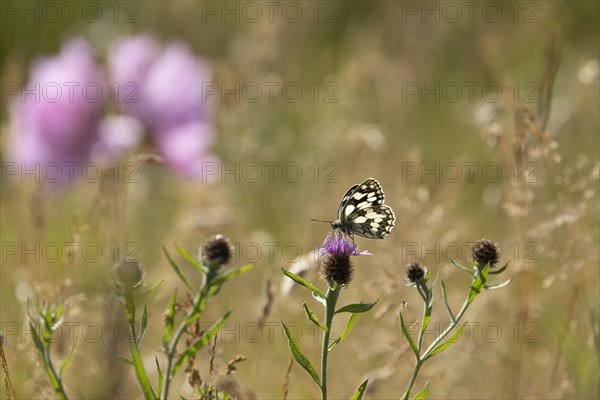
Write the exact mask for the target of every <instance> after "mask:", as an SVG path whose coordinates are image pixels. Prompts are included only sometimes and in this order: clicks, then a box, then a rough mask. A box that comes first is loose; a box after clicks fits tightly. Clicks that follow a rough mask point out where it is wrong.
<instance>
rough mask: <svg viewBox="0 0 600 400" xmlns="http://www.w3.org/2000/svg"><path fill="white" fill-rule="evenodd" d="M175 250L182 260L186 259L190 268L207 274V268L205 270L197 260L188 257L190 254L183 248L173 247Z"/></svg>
mask: <svg viewBox="0 0 600 400" xmlns="http://www.w3.org/2000/svg"><path fill="white" fill-rule="evenodd" d="M175 249H176V250H177V252H178V253H179V254H180V255H181V256H182V257H183V258H185V259H186V261H187V262H189V263H190V264H191V265H192V267H194V268H196V269H197V270H199V271H201V272H203V273H207V272H208V268H206V267H205V266H204V265H202V264H200V263H199V262H198V260H196V259H195V258H194V257H192V256H191V255H190V253H188V252H187V251H186V250H185V249H184V248H182V247H179V246H177V245H175Z"/></svg>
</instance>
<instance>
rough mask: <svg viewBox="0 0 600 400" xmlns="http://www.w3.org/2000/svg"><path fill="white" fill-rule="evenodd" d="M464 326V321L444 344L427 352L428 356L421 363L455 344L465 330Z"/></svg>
mask: <svg viewBox="0 0 600 400" xmlns="http://www.w3.org/2000/svg"><path fill="white" fill-rule="evenodd" d="M466 325H467V322H466V321H465V323H464V324H462V326H461V327H460V328H459V329H458V330H457V331H456V332H455V333H454V335H452V336H451V337H450V338H449V339H448V340H446V341H445V342H444V343H442V344H440V345H439V346H437V347H436V348H435V349H433V350H431V352H429V354H427V356H426V357H425V358H424V360H423V361H425V360H428V359H430V358H431V357H433V356H435V355H436V354H439V353H441V352H442V351H444V350H446V349H447V348H448V346H450V345H451V344H452V343H455V342H456V341H457V340H458V339H459V338H460V336H461V335H462V332H463V330H464V329H465V326H466Z"/></svg>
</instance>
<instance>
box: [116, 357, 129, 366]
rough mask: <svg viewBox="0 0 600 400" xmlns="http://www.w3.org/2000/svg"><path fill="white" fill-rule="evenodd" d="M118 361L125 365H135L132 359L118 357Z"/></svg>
mask: <svg viewBox="0 0 600 400" xmlns="http://www.w3.org/2000/svg"><path fill="white" fill-rule="evenodd" d="M117 360H119V361H122V362H124V363H125V364H129V365H133V361H132V360H131V358H127V357H122V356H117Z"/></svg>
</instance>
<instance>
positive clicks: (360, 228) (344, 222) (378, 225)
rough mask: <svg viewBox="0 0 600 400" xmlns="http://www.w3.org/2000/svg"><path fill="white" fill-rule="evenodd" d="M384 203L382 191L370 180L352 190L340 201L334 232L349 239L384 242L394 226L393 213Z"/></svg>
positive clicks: (375, 181)
mask: <svg viewBox="0 0 600 400" xmlns="http://www.w3.org/2000/svg"><path fill="white" fill-rule="evenodd" d="M384 200H385V195H384V194H383V189H382V188H381V185H380V184H379V182H377V180H375V179H373V178H369V179H367V180H365V181H364V182H363V183H361V184H357V185H354V186H352V187H351V188H350V189H348V191H347V192H346V194H345V195H344V197H343V198H342V202H341V203H340V207H339V209H338V220H337V221H335V222H334V228H337V229H340V230H341V231H342V232H344V233H346V234H348V235H353V234H356V235H358V236H362V237H365V238H368V239H383V238H384V237H385V236H386V235H388V234H389V233H390V232H391V231H392V228H393V227H394V223H395V222H396V216H395V215H394V211H392V209H391V208H390V207H389V206H387V205H384V204H383V201H384Z"/></svg>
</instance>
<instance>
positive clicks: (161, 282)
mask: <svg viewBox="0 0 600 400" xmlns="http://www.w3.org/2000/svg"><path fill="white" fill-rule="evenodd" d="M163 283H165V281H164V280H162V281H160V282H158V283H157V284H156V285H154V286H152V287H151V288H150V289H148V290H146V291H145V292H142V293H140V294H137V295H136V296H135V297H134V299H139V298H140V297H144V296H146V295H147V294H150V293H152V292H154V291H155V290H156V289H158V288H159V287H161V286H162V284H163Z"/></svg>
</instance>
